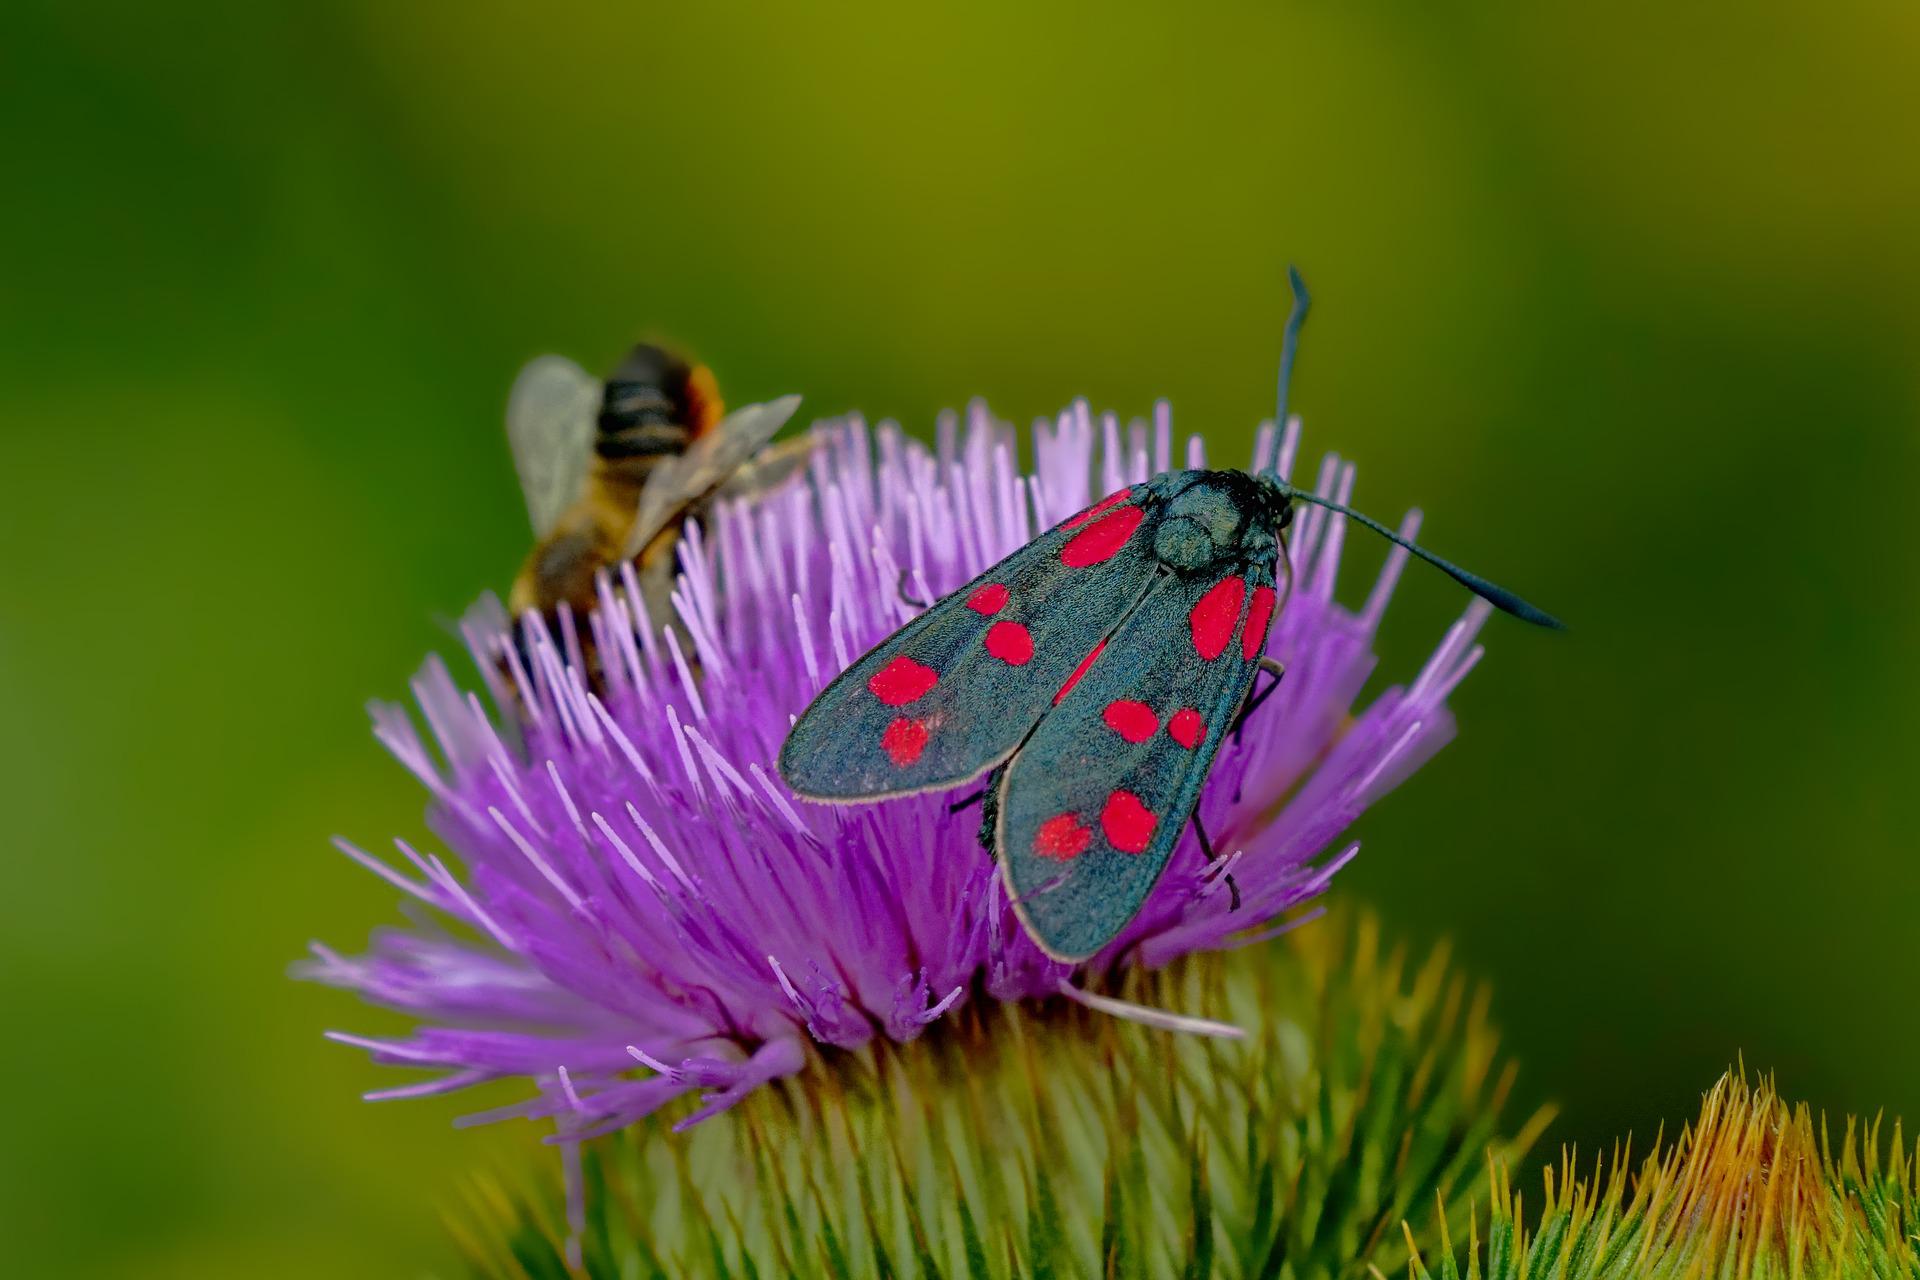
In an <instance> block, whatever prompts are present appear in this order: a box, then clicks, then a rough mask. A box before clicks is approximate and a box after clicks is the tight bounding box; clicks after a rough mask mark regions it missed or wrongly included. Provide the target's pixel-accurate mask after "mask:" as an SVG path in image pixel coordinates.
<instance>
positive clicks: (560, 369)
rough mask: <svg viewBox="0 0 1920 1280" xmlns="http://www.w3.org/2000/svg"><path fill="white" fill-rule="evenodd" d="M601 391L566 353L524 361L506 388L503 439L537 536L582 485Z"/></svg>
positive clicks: (547, 529)
mask: <svg viewBox="0 0 1920 1280" xmlns="http://www.w3.org/2000/svg"><path fill="white" fill-rule="evenodd" d="M600 393H601V384H600V381H599V379H597V378H595V377H594V376H593V375H592V374H590V373H588V372H587V371H586V370H585V369H582V368H581V367H580V366H579V365H577V364H575V363H574V362H573V361H571V360H569V359H567V358H566V357H565V356H540V357H538V358H537V359H534V360H530V361H528V362H527V365H526V367H525V368H523V369H521V370H520V375H519V376H518V377H516V378H515V379H514V380H513V390H512V391H510V392H508V393H507V443H508V445H509V447H511V448H512V450H513V466H514V470H515V471H517V472H518V473H519V475H520V491H521V493H522V494H524V495H525V496H526V500H527V516H528V518H529V519H530V520H531V521H532V523H533V533H534V536H535V537H536V538H544V537H546V536H547V535H548V534H549V533H551V532H552V531H553V527H554V525H555V524H557V523H558V522H559V520H560V516H561V515H562V514H563V513H564V512H565V511H566V509H567V508H568V507H570V506H572V505H573V504H574V502H575V501H577V500H578V499H579V497H580V494H581V491H582V490H583V489H585V488H586V484H587V475H588V472H589V470H590V469H591V468H592V466H593V432H594V414H595V413H596V411H597V409H598V406H599V403H600Z"/></svg>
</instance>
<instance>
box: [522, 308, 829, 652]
mask: <svg viewBox="0 0 1920 1280" xmlns="http://www.w3.org/2000/svg"><path fill="white" fill-rule="evenodd" d="M799 405H800V397H799V396H782V397H781V398H780V399H778V400H773V401H769V402H768V403H766V404H754V405H747V406H746V407H744V408H741V409H737V410H735V411H734V412H733V413H731V414H726V413H725V412H724V408H723V406H722V404H721V401H720V393H719V389H718V388H717V387H716V385H715V384H714V379H713V375H712V374H711V373H710V372H708V370H707V368H706V366H705V365H700V364H694V363H691V362H689V361H687V360H683V359H681V358H680V357H679V356H676V355H674V354H673V353H671V352H669V351H666V350H664V349H663V348H661V347H657V346H654V345H652V344H650V343H641V344H640V345H638V346H636V347H634V349H633V350H632V351H631V352H629V353H628V354H627V357H626V359H624V360H622V361H621V362H620V365H619V367H618V368H616V369H615V370H614V371H613V373H612V375H611V376H609V377H608V378H607V379H606V381H605V382H604V383H603V382H601V381H600V380H598V379H596V378H594V377H593V376H592V375H591V374H589V373H587V372H586V370H584V369H582V368H581V367H580V366H579V365H577V364H575V363H574V362H573V361H571V360H569V359H567V358H566V357H564V356H553V355H548V356H541V357H539V358H538V359H535V360H533V361H531V362H530V363H528V365H527V366H526V367H525V368H524V369H522V370H521V371H520V376H519V377H518V378H517V379H515V380H514V384H513V391H512V393H511V394H510V395H509V396H508V399H507V439H508V441H509V443H510V444H511V446H512V449H513V461H514V467H515V469H516V470H517V471H518V472H519V475H520V487H521V489H522V490H523V491H524V492H525V494H526V499H527V515H528V517H529V519H530V520H531V521H532V524H533V534H534V538H535V545H534V548H533V553H532V554H531V555H529V556H528V557H527V561H526V564H525V565H524V566H523V567H522V568H521V570H520V574H519V576H518V577H517V578H516V579H515V580H514V584H513V590H512V593H511V595H510V596H509V598H508V604H509V607H510V608H511V609H512V611H513V613H514V615H515V616H516V617H518V616H520V615H521V614H523V613H525V612H526V611H527V610H529V609H531V610H535V611H537V612H539V613H541V614H545V615H549V616H551V615H553V614H555V613H556V612H557V611H558V610H559V608H560V607H561V606H562V605H565V606H567V607H569V608H570V609H572V610H573V612H574V613H575V614H576V615H579V616H584V615H585V614H586V613H587V612H589V611H590V610H591V609H592V608H593V607H594V605H595V603H596V601H597V599H598V595H597V589H596V586H595V578H596V575H598V574H599V572H600V571H601V570H603V569H614V568H617V567H618V566H619V565H620V564H621V562H622V561H628V560H631V561H634V562H635V568H636V570H637V576H638V577H639V580H640V582H641V587H642V594H643V596H644V597H645V598H646V604H647V610H648V613H649V615H650V617H651V618H652V620H653V623H654V625H655V626H656V627H657V626H659V625H661V624H662V622H663V620H664V619H665V618H666V617H667V616H668V613H669V603H668V595H669V591H670V586H671V582H672V574H673V570H672V566H673V548H674V545H675V543H677V542H678V540H679V531H680V526H681V523H682V521H683V519H684V518H685V517H686V516H688V515H690V514H693V513H695V512H697V511H698V509H699V508H700V507H701V505H702V504H704V503H705V502H706V501H707V500H708V499H709V498H711V497H713V496H714V495H715V494H716V493H723V492H724V493H735V492H754V491H757V490H759V489H763V488H766V487H769V486H771V485H773V484H775V483H778V481H779V480H781V479H783V478H785V477H786V476H787V475H789V474H791V473H792V472H793V471H794V470H796V469H797V468H798V467H799V466H801V465H802V464H803V463H804V462H805V459H806V454H807V450H808V446H809V444H810V442H809V441H808V440H806V439H805V438H801V439H798V440H794V441H790V442H788V443H787V444H786V445H784V446H779V447H775V448H773V449H767V448H766V445H767V442H768V441H770V440H771V439H772V438H773V435H774V433H775V432H777V431H778V430H779V429H780V428H781V427H782V426H784V425H785V424H786V422H787V420H788V419H789V418H791V417H792V416H793V414H794V411H795V410H796V409H797V408H798V407H799Z"/></svg>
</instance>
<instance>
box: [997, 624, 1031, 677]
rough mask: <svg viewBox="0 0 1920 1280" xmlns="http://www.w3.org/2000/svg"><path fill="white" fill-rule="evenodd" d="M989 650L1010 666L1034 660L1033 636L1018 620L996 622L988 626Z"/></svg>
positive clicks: (1022, 664)
mask: <svg viewBox="0 0 1920 1280" xmlns="http://www.w3.org/2000/svg"><path fill="white" fill-rule="evenodd" d="M987 652H988V653H990V654H992V655H993V656H994V657H996V658H998V659H1000V661H1002V662H1004V663H1006V664H1007V665H1008V666H1010V667H1024V666H1026V665H1027V663H1029V662H1031V661H1032V660H1033V636H1032V634H1031V633H1029V632H1028V631H1027V629H1026V628H1025V627H1023V626H1021V625H1020V624H1019V623H1017V622H996V623H994V624H993V625H992V626H990V627H988V628H987Z"/></svg>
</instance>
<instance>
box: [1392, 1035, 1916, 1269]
mask: <svg viewBox="0 0 1920 1280" xmlns="http://www.w3.org/2000/svg"><path fill="white" fill-rule="evenodd" d="M1881 1152H1882V1146H1881V1132H1880V1123H1879V1121H1877V1120H1876V1121H1875V1122H1874V1123H1873V1124H1871V1125H1868V1126H1866V1127H1865V1128H1864V1129H1862V1128H1861V1127H1859V1126H1856V1125H1855V1124H1854V1122H1853V1121H1851V1120H1849V1121H1848V1122H1847V1127H1846V1132H1845V1134H1844V1135H1843V1136H1842V1137H1841V1139H1840V1145H1839V1149H1838V1152H1837V1154H1836V1152H1835V1150H1834V1148H1833V1146H1832V1144H1831V1142H1830V1139H1829V1134H1828V1131H1827V1126H1826V1122H1825V1121H1824V1120H1822V1121H1821V1123H1820V1124H1819V1125H1818V1127H1817V1128H1816V1126H1815V1124H1814V1121H1813V1116H1812V1113H1811V1112H1810V1111H1809V1110H1808V1109H1807V1106H1806V1104H1805V1103H1801V1104H1799V1105H1797V1106H1792V1107H1789V1106H1788V1105H1787V1103H1785V1102H1783V1101H1782V1100H1781V1099H1780V1098H1779V1096H1778V1095H1777V1094H1776V1093H1775V1092H1774V1087H1773V1082H1772V1081H1770V1080H1762V1081H1761V1082H1760V1083H1759V1084H1758V1085H1757V1086H1756V1085H1749V1084H1748V1083H1747V1081H1746V1079H1745V1078H1744V1075H1735V1074H1731V1073H1729V1074H1728V1075H1726V1076H1723V1077H1722V1078H1721V1079H1720V1082H1719V1083H1718V1084H1716V1085H1715V1086H1714V1087H1713V1090H1712V1091H1711V1092H1710V1093H1708V1094H1707V1096H1706V1100H1705V1102H1704V1103H1703V1104H1702V1106H1701V1110H1700V1117H1699V1119H1698V1120H1696V1121H1695V1122H1694V1123H1693V1124H1692V1125H1691V1126H1689V1127H1688V1128H1687V1129H1685V1130H1683V1131H1682V1132H1681V1134H1680V1137H1679V1139H1678V1140H1677V1141H1675V1142H1673V1143H1671V1144H1667V1145H1664V1146H1663V1145H1662V1144H1661V1142H1660V1141H1659V1140H1658V1139H1657V1138H1656V1139H1655V1141H1654V1147H1653V1150H1652V1151H1651V1152H1650V1153H1649V1154H1648V1155H1647V1156H1646V1158H1645V1159H1644V1160H1642V1161H1641V1162H1640V1167H1639V1176H1638V1177H1637V1178H1630V1177H1629V1176H1628V1173H1627V1170H1628V1169H1629V1167H1630V1166H1631V1163H1632V1162H1631V1159H1630V1157H1629V1156H1628V1155H1626V1154H1623V1153H1622V1152H1620V1151H1618V1150H1616V1151H1615V1152H1614V1157H1613V1160H1612V1161H1611V1162H1610V1164H1609V1165H1604V1166H1603V1165H1601V1164H1598V1163H1596V1165H1595V1167H1594V1171H1593V1176H1592V1177H1591V1178H1590V1179H1582V1178H1581V1177H1580V1176H1579V1174H1578V1172H1577V1171H1576V1169H1575V1168H1574V1163H1573V1158H1572V1157H1571V1156H1570V1155H1568V1156H1564V1157H1563V1158H1562V1160H1561V1162H1560V1164H1559V1165H1558V1167H1557V1168H1555V1167H1549V1168H1548V1169H1547V1171H1546V1188H1545V1191H1546V1194H1545V1207H1544V1209H1543V1210H1542V1211H1541V1214H1540V1218H1539V1222H1538V1225H1537V1226H1536V1227H1535V1228H1534V1229H1533V1230H1532V1231H1529V1230H1528V1229H1527V1227H1526V1226H1525V1215H1524V1213H1523V1211H1522V1210H1523V1206H1522V1203H1521V1196H1520V1195H1519V1194H1518V1193H1517V1192H1515V1191H1514V1190H1513V1189H1512V1186H1511V1184H1510V1183H1509V1182H1508V1180H1507V1175H1506V1172H1505V1169H1504V1168H1503V1166H1502V1162H1500V1161H1499V1160H1495V1161H1493V1162H1492V1172H1491V1175H1490V1179H1491V1197H1490V1199H1491V1202H1492V1215H1491V1220H1490V1224H1489V1227H1488V1231H1487V1240H1486V1244H1485V1247H1484V1249H1483V1248H1482V1246H1481V1243H1480V1240H1479V1238H1478V1231H1477V1230H1473V1229H1471V1228H1470V1232H1471V1234H1470V1235H1469V1238H1468V1248H1467V1263H1466V1271H1465V1273H1464V1274H1465V1276H1466V1277H1467V1280H1520V1278H1521V1277H1534V1276H1553V1277H1555V1278H1556V1280H1602V1278H1603V1277H1604V1278H1606V1280H1614V1278H1618V1280H1669V1278H1671V1280H1680V1278H1681V1277H1695V1276H1699V1277H1715V1278H1716V1280H1789V1278H1793V1280H1798V1278H1799V1277H1806V1278H1807V1280H1894V1278H1895V1277H1899V1278H1900V1280H1920V1235H1916V1232H1920V1220H1917V1219H1916V1212H1915V1209H1916V1199H1915V1197H1916V1194H1920V1185H1917V1184H1916V1168H1917V1167H1920V1152H1910V1151H1909V1150H1908V1149H1907V1148H1906V1146H1905V1144H1904V1142H1903V1140H1902V1137H1901V1132H1900V1126H1899V1125H1898V1124H1895V1125H1894V1129H1893V1136H1892V1139H1891V1142H1890V1143H1889V1145H1888V1147H1887V1154H1886V1156H1885V1157H1884V1158H1883V1156H1882V1154H1881ZM1449 1218H1454V1215H1449ZM1454 1220H1457V1219H1454ZM1444 1225H1445V1224H1443V1226H1444ZM1409 1239H1411V1233H1409ZM1452 1252H1453V1251H1452V1247H1451V1244H1450V1242H1449V1241H1448V1240H1443V1241H1442V1242H1441V1245H1440V1247H1439V1249H1438V1251H1436V1252H1435V1254H1434V1256H1435V1259H1436V1260H1435V1262H1434V1264H1433V1267H1432V1270H1431V1271H1429V1269H1428V1267H1427V1266H1426V1265H1425V1264H1424V1263H1423V1262H1422V1261H1421V1260H1420V1259H1419V1258H1417V1257H1416V1258H1415V1260H1414V1261H1413V1262H1412V1264H1411V1265H1410V1267H1409V1274H1410V1275H1411V1276H1412V1277H1414V1278H1415V1280H1460V1277H1461V1276H1462V1274H1463V1273H1462V1271H1461V1269H1460V1267H1459V1265H1458V1264H1457V1263H1456V1261H1455V1259H1454V1258H1453V1257H1452V1256H1451V1255H1452Z"/></svg>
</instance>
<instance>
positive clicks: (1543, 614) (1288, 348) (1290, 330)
mask: <svg viewBox="0 0 1920 1280" xmlns="http://www.w3.org/2000/svg"><path fill="white" fill-rule="evenodd" d="M1287 287H1288V288H1289V289H1291V290H1292V291H1293V310H1292V312H1290V313H1289V314H1288V316H1287V331H1286V336H1285V337H1284V338H1283V339H1282V340H1281V345H1280V387H1279V391H1278V393H1277V396H1276V403H1275V406H1274V418H1273V427H1274V430H1275V431H1285V430H1286V429H1287V390H1288V388H1289V387H1290V386H1291V385H1292V383H1293V361H1294V357H1296V356H1298V355H1299V354H1300V330H1301V329H1303V328H1305V327H1306V323H1307V308H1309V307H1311V306H1312V305H1313V295H1312V294H1310V293H1308V292H1307V282H1306V281H1305V280H1302V279H1301V278H1300V270H1299V268H1297V267H1295V266H1292V265H1291V264H1289V265H1288V267H1287ZM1265 474H1266V478H1267V479H1268V480H1270V481H1272V482H1273V483H1274V484H1277V485H1278V486H1279V488H1280V492H1281V493H1283V494H1285V495H1286V496H1287V497H1288V498H1290V499H1292V500H1294V501H1296V502H1311V503H1312V504H1313V505H1314V506H1316V507H1325V508H1327V510H1329V511H1338V512H1339V513H1340V514H1341V515H1343V516H1346V517H1347V518H1349V519H1352V520H1358V521H1359V522H1360V523H1361V524H1363V525H1365V526H1366V527H1367V528H1369V529H1371V530H1373V531H1374V532H1375V533H1377V534H1379V535H1380V536H1381V537H1383V538H1385V539H1386V540H1387V541H1389V542H1391V543H1394V544H1395V545H1396V546H1401V547H1405V548H1406V549H1407V550H1408V551H1410V552H1412V553H1413V554H1414V555H1416V556H1419V557H1420V558H1421V559H1422V560H1425V561H1426V562H1427V563H1428V564H1430V565H1432V566H1433V567H1434V568H1436V569H1438V570H1440V572H1442V573H1444V574H1446V575H1447V576H1448V577H1449V578H1452V579H1453V580H1454V581H1455V582H1457V583H1459V584H1460V585H1461V586H1463V587H1465V588H1466V589H1467V590H1469V591H1471V592H1473V594H1475V595H1477V596H1479V597H1480V598H1481V599H1482V600H1485V601H1486V602H1487V603H1488V604H1490V605H1492V606H1493V607H1494V608H1496V609H1500V610H1502V611H1504V612H1506V613H1510V614H1512V615H1513V616H1514V617H1516V618H1519V619H1522V620H1523V621H1526V622H1531V623H1533V624H1534V625H1535V626H1537V627H1549V628H1551V629H1553V630H1555V631H1565V630H1566V629H1567V624H1566V623H1564V622H1562V621H1560V619H1558V618H1556V617H1554V616H1553V615H1552V614H1550V613H1548V612H1547V611H1546V610H1544V609H1538V608H1535V607H1534V606H1533V605H1530V604H1528V603H1527V602H1526V601H1525V600H1522V599H1521V598H1520V597H1519V596H1517V595H1515V594H1513V592H1511V591H1509V590H1507V589H1506V588H1505V587H1502V586H1498V585H1496V584H1495V583H1491V582H1488V581H1487V580H1486V579H1485V578H1483V577H1481V576H1480V575H1479V574H1477V573H1472V572H1469V571H1468V570H1466V569H1462V568H1461V567H1460V566H1459V565H1457V564H1455V563H1453V562H1452V561H1451V560H1443V559H1441V558H1440V557H1439V556H1437V555H1435V554H1433V552H1431V551H1429V550H1427V549H1426V548H1425V547H1423V546H1420V545H1419V544H1418V543H1414V542H1409V541H1407V540H1406V539H1405V538H1403V537H1401V536H1400V535H1399V534H1398V533H1397V532H1395V531H1394V530H1392V529H1389V528H1388V527H1387V526H1386V525H1384V524H1381V523H1380V522H1379V521H1378V520H1375V519H1374V518H1373V517H1372V516H1368V515H1362V514H1361V513H1360V512H1358V511H1355V510H1354V509H1353V508H1352V507H1348V506H1343V505H1341V504H1340V503H1338V502H1334V501H1332V500H1331V499H1329V498H1322V497H1320V496H1318V495H1317V494H1312V493H1308V492H1307V491H1306V490H1304V489H1296V488H1294V486H1293V485H1291V484H1289V483H1287V481H1286V480H1284V479H1282V478H1281V476H1280V475H1279V474H1278V473H1277V472H1273V471H1268V472H1266V473H1265Z"/></svg>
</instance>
